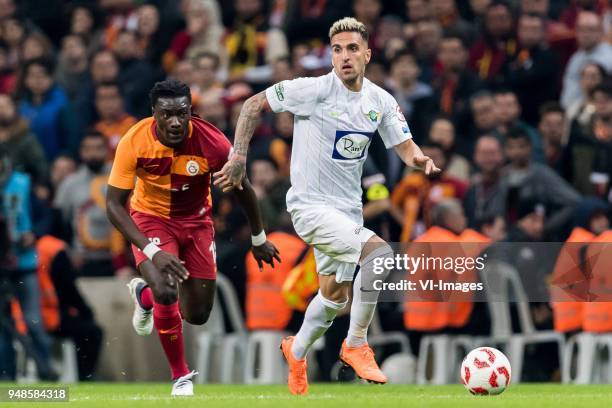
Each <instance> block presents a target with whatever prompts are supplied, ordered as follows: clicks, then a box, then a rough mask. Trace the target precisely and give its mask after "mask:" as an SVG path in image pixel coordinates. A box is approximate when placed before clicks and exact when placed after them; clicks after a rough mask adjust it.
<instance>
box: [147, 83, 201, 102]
mask: <svg viewBox="0 0 612 408" xmlns="http://www.w3.org/2000/svg"><path fill="white" fill-rule="evenodd" d="M183 96H186V97H187V99H189V103H191V90H190V89H189V87H188V86H187V85H185V84H184V83H183V82H181V81H177V80H176V79H167V80H165V81H160V82H156V83H155V85H154V86H153V88H152V89H151V92H149V100H150V101H151V106H155V104H156V103H157V100H158V99H159V98H181V97H183Z"/></svg>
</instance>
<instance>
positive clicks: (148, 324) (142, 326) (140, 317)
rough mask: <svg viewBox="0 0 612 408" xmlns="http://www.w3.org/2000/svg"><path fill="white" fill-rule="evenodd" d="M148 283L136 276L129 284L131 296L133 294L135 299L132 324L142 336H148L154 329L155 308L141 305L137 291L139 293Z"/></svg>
mask: <svg viewBox="0 0 612 408" xmlns="http://www.w3.org/2000/svg"><path fill="white" fill-rule="evenodd" d="M146 284H147V283H146V282H145V281H144V279H142V278H134V279H132V280H131V281H130V283H128V284H127V287H128V289H129V290H130V296H132V300H133V301H134V314H133V315H132V326H133V327H134V330H135V331H136V333H138V334H139V335H140V336H148V335H149V334H151V332H152V331H153V309H150V310H146V309H144V308H143V307H142V306H140V302H139V301H138V299H137V297H136V296H137V293H139V292H140V290H142V288H143V287H144V286H146Z"/></svg>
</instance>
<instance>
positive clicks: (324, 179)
mask: <svg viewBox="0 0 612 408" xmlns="http://www.w3.org/2000/svg"><path fill="white" fill-rule="evenodd" d="M329 38H330V42H331V50H332V65H333V70H332V71H331V72H330V73H329V74H327V75H323V76H320V77H316V78H297V79H294V80H287V81H282V82H279V83H277V84H275V85H273V86H271V87H270V88H268V89H266V90H265V91H264V92H261V93H259V94H257V95H254V96H252V97H251V98H249V99H248V100H247V101H246V102H245V104H244V106H243V108H242V111H241V113H240V117H239V119H238V123H237V126H236V135H235V138H234V151H233V153H232V155H231V157H230V160H229V161H228V162H227V163H226V164H225V166H224V167H223V168H222V169H221V170H220V171H219V172H218V173H216V174H215V175H214V178H215V181H214V182H215V185H217V186H218V187H219V188H221V189H222V190H223V191H229V190H231V189H233V188H241V187H240V186H241V181H242V178H243V177H244V175H245V171H246V154H247V150H248V145H249V142H250V140H251V137H252V135H253V131H254V129H255V126H256V124H257V119H258V116H259V114H260V112H261V111H263V110H264V109H271V110H272V111H274V112H283V111H289V112H291V113H293V114H294V131H293V148H292V152H291V188H290V189H289V192H288V193H287V210H288V211H289V213H290V214H291V219H292V222H293V225H294V227H295V230H296V232H297V233H298V235H299V236H300V237H301V238H302V239H303V240H304V241H305V242H306V243H308V244H309V245H312V246H314V248H315V258H316V263H317V272H318V274H319V286H320V289H319V292H318V294H317V295H316V296H315V297H314V298H313V300H312V301H311V302H310V304H309V305H308V308H307V310H306V314H305V316H304V322H303V323H302V326H301V328H300V330H299V331H298V333H297V334H296V335H295V336H291V337H288V338H286V339H284V340H283V341H282V343H281V350H282V352H283V355H284V356H285V358H286V359H287V362H288V364H289V378H288V385H289V390H290V391H291V393H292V394H306V393H307V392H308V380H307V377H306V353H307V352H308V349H309V348H310V347H311V346H312V344H313V343H314V342H315V340H317V339H318V338H319V337H321V336H322V335H323V334H324V333H325V331H326V330H327V329H328V328H329V327H330V326H331V324H332V322H333V320H334V318H335V316H336V314H337V313H338V311H339V310H341V309H343V308H344V307H345V306H346V304H347V302H348V296H349V293H350V292H349V291H350V290H351V289H352V290H353V302H352V305H351V310H350V327H349V331H348V335H347V338H346V339H345V340H344V342H343V343H342V349H341V351H340V359H341V360H342V361H343V362H344V363H345V364H346V365H349V366H351V367H352V368H353V369H354V370H355V373H356V374H357V375H358V376H359V377H361V378H363V379H366V380H368V381H370V382H374V383H382V384H384V383H386V382H387V378H386V377H385V375H384V374H383V373H382V371H380V369H379V367H378V365H377V364H376V361H375V360H374V353H373V352H372V349H371V348H370V347H369V346H368V344H367V338H366V334H367V330H368V326H369V325H370V322H371V320H372V317H373V315H374V312H375V308H376V302H377V299H378V293H377V292H375V291H371V290H370V291H367V293H364V292H365V291H364V292H362V291H361V287H362V285H361V282H362V280H361V278H362V277H363V278H364V279H366V277H371V276H373V275H372V266H373V265H372V264H373V262H372V261H373V259H374V258H381V257H392V256H393V251H392V250H391V248H390V246H389V245H388V244H386V243H385V242H384V241H383V240H382V239H381V238H380V237H378V236H377V235H376V234H375V233H374V232H372V231H370V230H369V229H367V228H364V227H363V214H362V204H361V196H362V191H361V185H360V180H361V174H362V168H363V164H364V162H365V160H366V156H367V150H368V147H369V145H370V142H371V140H372V137H373V136H374V133H375V132H376V131H377V130H378V133H379V134H380V136H381V137H382V139H383V142H384V143H385V146H386V147H387V148H388V149H390V148H394V149H395V151H396V152H397V154H398V155H399V157H400V158H401V159H402V160H403V162H404V163H406V165H408V166H411V167H416V168H420V169H422V170H423V171H424V172H425V173H426V174H430V173H432V172H437V171H439V169H438V168H437V167H436V166H435V164H434V163H433V161H432V160H431V159H430V158H429V157H427V156H424V155H423V153H422V152H421V149H419V147H418V146H417V145H416V144H415V143H414V142H413V141H412V136H411V134H410V130H409V128H408V125H407V123H406V120H405V119H404V116H403V115H402V112H401V111H400V108H399V106H398V104H397V102H396V101H395V99H394V98H393V97H392V96H391V95H390V94H389V93H388V92H386V91H385V90H383V89H382V88H380V87H378V86H376V85H374V84H373V83H372V82H370V81H369V80H368V79H366V78H364V72H365V66H366V64H367V63H368V62H369V60H370V57H371V50H370V49H369V48H368V32H367V29H366V27H365V25H364V24H362V23H361V22H359V21H357V20H355V19H354V18H350V17H346V18H343V19H341V20H338V21H336V22H335V23H334V24H333V25H332V27H331V28H330V31H329ZM262 234H263V233H262ZM253 239H254V240H258V239H259V240H261V239H264V237H253ZM358 265H359V266H360V269H359V272H358V274H357V276H356V277H355V281H356V283H355V285H353V276H354V274H355V271H356V270H357V266H358Z"/></svg>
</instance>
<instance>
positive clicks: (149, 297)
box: [136, 286, 153, 310]
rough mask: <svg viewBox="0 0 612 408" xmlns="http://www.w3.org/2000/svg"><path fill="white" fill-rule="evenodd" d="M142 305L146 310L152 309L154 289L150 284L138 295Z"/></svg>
mask: <svg viewBox="0 0 612 408" xmlns="http://www.w3.org/2000/svg"><path fill="white" fill-rule="evenodd" d="M136 298H137V299H138V303H139V304H140V307H142V308H143V309H146V310H151V308H152V307H153V291H152V290H151V288H150V287H149V286H144V287H143V288H142V289H141V290H140V293H138V294H137V295H136Z"/></svg>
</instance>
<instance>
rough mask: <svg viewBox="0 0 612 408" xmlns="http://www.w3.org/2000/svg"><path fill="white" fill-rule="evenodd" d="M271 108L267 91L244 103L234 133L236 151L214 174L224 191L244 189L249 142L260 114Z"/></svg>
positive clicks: (215, 182)
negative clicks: (243, 182) (243, 180)
mask: <svg viewBox="0 0 612 408" xmlns="http://www.w3.org/2000/svg"><path fill="white" fill-rule="evenodd" d="M264 109H267V110H269V109H270V105H269V104H268V100H267V99H266V93H265V92H263V91H262V92H260V93H258V94H256V95H253V96H251V97H250V98H249V99H247V100H246V101H245V102H244V105H242V110H241V111H240V116H239V117H238V122H237V123H236V134H235V135H234V151H233V153H232V155H231V157H230V159H229V161H228V162H227V163H225V165H224V166H223V168H222V169H221V170H219V171H218V172H217V173H215V174H213V178H214V184H215V186H217V188H220V189H221V190H222V191H223V192H228V191H231V190H233V189H235V188H237V189H238V190H240V189H242V179H243V178H244V175H245V174H246V159H247V151H248V149H249V143H250V142H251V138H252V137H253V132H255V127H256V126H257V122H258V120H259V115H260V114H261V112H262V111H263V110H264Z"/></svg>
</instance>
